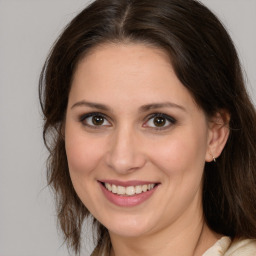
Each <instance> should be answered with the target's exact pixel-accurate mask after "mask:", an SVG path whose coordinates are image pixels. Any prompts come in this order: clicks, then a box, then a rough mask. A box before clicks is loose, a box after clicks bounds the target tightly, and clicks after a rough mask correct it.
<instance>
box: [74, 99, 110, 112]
mask: <svg viewBox="0 0 256 256" xmlns="http://www.w3.org/2000/svg"><path fill="white" fill-rule="evenodd" d="M82 106H85V107H89V108H97V109H100V110H104V111H109V110H110V108H108V107H107V106H106V105H103V104H100V103H94V102H88V101H85V100H81V101H78V102H76V103H75V104H74V105H72V107H71V109H73V108H75V107H82Z"/></svg>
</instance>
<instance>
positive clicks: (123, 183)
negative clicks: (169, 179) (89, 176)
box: [98, 180, 159, 187]
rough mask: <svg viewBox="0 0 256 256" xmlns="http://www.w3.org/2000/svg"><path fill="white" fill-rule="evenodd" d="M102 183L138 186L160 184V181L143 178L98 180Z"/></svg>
mask: <svg viewBox="0 0 256 256" xmlns="http://www.w3.org/2000/svg"><path fill="white" fill-rule="evenodd" d="M98 181H99V182H101V183H109V184H111V185H116V186H123V187H129V186H138V185H148V184H158V183H159V182H155V181H142V180H129V181H120V180H98Z"/></svg>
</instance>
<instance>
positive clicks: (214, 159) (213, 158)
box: [210, 153, 216, 163]
mask: <svg viewBox="0 0 256 256" xmlns="http://www.w3.org/2000/svg"><path fill="white" fill-rule="evenodd" d="M210 155H211V156H212V160H213V162H214V163H216V158H215V157H214V156H213V154H212V153H210Z"/></svg>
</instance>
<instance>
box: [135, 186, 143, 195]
mask: <svg viewBox="0 0 256 256" xmlns="http://www.w3.org/2000/svg"><path fill="white" fill-rule="evenodd" d="M135 191H136V194H140V193H141V192H142V187H141V186H136V187H135Z"/></svg>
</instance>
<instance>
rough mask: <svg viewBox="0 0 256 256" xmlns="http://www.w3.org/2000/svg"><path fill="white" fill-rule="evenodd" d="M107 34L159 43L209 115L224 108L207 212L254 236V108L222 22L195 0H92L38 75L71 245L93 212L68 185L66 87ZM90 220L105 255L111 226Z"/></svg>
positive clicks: (227, 231)
mask: <svg viewBox="0 0 256 256" xmlns="http://www.w3.org/2000/svg"><path fill="white" fill-rule="evenodd" d="M108 42H114V43H123V42H133V43H139V44H149V45H153V46H156V47H158V48H160V49H163V50H164V51H165V52H167V53H168V54H169V56H170V60H171V64H172V67H173V69H174V71H175V73H176V75H177V77H178V78H179V80H180V81H181V82H182V84H183V85H184V86H185V87H186V88H187V89H188V90H189V91H190V93H191V95H192V97H193V98H194V100H195V101H196V103H197V104H198V105H199V106H200V108H201V109H203V110H204V112H205V114H206V115H207V116H209V117H211V116H213V115H214V114H215V113H216V112H218V111H220V110H223V109H225V110H226V111H228V112H229V114H230V123H229V127H230V135H229V138H228V141H227V143H226V146H225V148H224V150H223V152H222V154H221V156H220V157H219V158H218V161H217V163H216V164H215V163H214V164H213V163H206V164H205V170H204V180H203V195H202V201H203V211H204V216H205V220H206V222H207V224H208V225H209V227H210V228H211V229H212V230H214V231H215V232H217V233H220V234H223V235H227V236H230V237H247V238H255V237H256V112H255V108H254V106H253V104H252V102H251V100H250V98H249V96H248V93H247V92H246V88H245V84H244V80H243V75H242V71H241V67H240V63H239V59H238V56H237V53H236V50H235V47H234V44H233V42H232V40H231V38H230V36H229V35H228V33H227V31H226V30H225V28H224V26H223V25H222V24H221V22H220V21H219V20H218V19H217V18H216V16H215V15H214V14H213V13H212V12H211V11H210V10H208V9H207V8H206V7H205V6H204V5H202V4H201V3H200V2H199V1H195V0H183V1H180V0H96V1H94V2H92V3H91V4H90V5H89V6H88V7H87V8H85V9H84V10H83V11H82V12H81V13H80V14H78V15H77V16H76V17H75V18H74V19H73V20H72V21H71V22H70V24H68V25H67V27H66V28H65V30H64V31H63V33H62V34H61V35H60V37H59V38H58V40H57V41H56V43H55V44H54V46H53V48H52V50H51V52H50V54H49V56H48V58H47V60H46V62H45V65H44V67H43V70H42V73H41V76H40V82H39V94H40V102H41V107H42V112H43V115H44V130H43V137H44V142H45V145H46V146H47V148H48V150H49V153H50V154H49V158H48V164H47V178H48V183H49V185H50V186H51V187H52V188H53V190H54V192H55V196H56V204H57V213H58V222H59V224H60V227H61V230H62V231H63V234H64V238H65V239H66V242H67V244H68V246H69V247H70V248H72V249H74V252H76V253H78V254H79V251H80V242H81V231H82V224H83V221H84V220H85V219H86V217H88V216H90V213H89V211H88V210H87V209H86V207H85V206H84V205H83V203H82V202H81V201H80V199H79V198H78V196H77V194H76V193H75V190H74V188H73V185H72V182H71V179H70V175H69V170H68V164H67V157H66V152H65V141H64V138H63V135H62V130H63V123H64V121H65V114H66V108H67V102H68V97H69V91H70V86H71V83H72V77H73V75H74V72H75V70H76V66H77V64H78V62H79V61H80V60H81V59H82V58H86V54H87V53H88V52H89V51H90V50H91V49H92V48H93V47H95V46H97V45H99V44H102V43H108ZM94 224H95V227H96V229H97V230H98V236H97V241H96V244H97V246H96V249H95V252H94V255H103V254H102V251H105V252H108V251H109V250H110V247H111V244H110V238H109V235H108V231H107V229H106V228H105V227H104V226H103V225H102V224H100V223H99V222H98V221H97V220H94ZM107 254H108V253H106V255H107Z"/></svg>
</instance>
